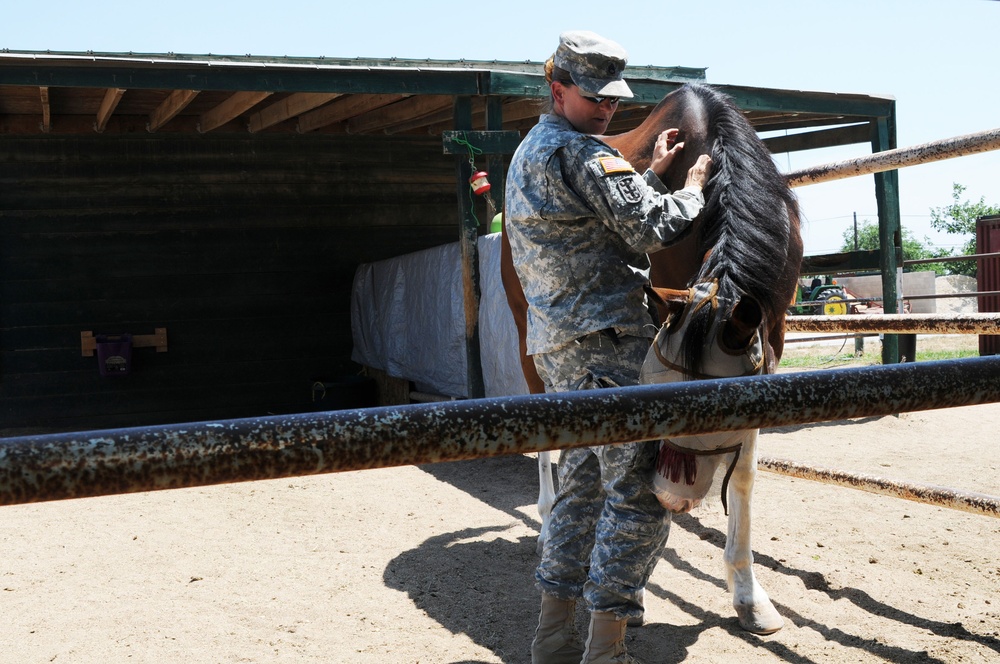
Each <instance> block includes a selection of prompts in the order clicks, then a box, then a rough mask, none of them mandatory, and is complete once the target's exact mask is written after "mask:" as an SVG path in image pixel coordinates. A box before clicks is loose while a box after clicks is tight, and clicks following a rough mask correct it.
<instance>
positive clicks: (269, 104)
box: [0, 50, 894, 152]
mask: <svg viewBox="0 0 1000 664" xmlns="http://www.w3.org/2000/svg"><path fill="white" fill-rule="evenodd" d="M626 77H627V78H628V80H629V84H630V86H631V87H632V88H633V90H634V91H635V93H636V96H635V98H634V99H632V100H629V101H627V102H625V101H623V102H622V105H621V107H620V109H619V111H618V113H617V114H616V117H615V122H614V124H613V125H612V126H611V128H610V130H609V131H610V132H611V133H616V132H620V131H626V130H628V129H631V128H633V127H635V126H637V125H638V124H639V123H641V122H642V120H643V119H644V118H645V117H646V115H648V113H649V111H650V110H651V109H652V107H653V106H654V105H655V104H656V102H658V101H659V100H660V99H661V98H662V97H663V96H664V95H665V94H667V93H668V92H670V91H671V90H673V89H675V88H677V87H678V86H680V85H681V84H683V83H685V82H688V81H705V80H706V79H705V69H703V68H691V67H654V66H645V67H630V68H629V69H628V70H626ZM715 87H717V88H719V89H721V90H722V91H723V92H726V93H727V94H729V95H730V96H732V97H733V98H734V99H735V101H736V103H737V104H738V105H739V106H740V107H741V108H742V109H743V110H744V113H745V114H746V116H747V118H748V119H749V120H750V122H751V123H752V124H753V125H754V126H755V127H756V128H757V129H758V131H760V132H768V131H776V130H790V131H791V132H793V133H794V134H799V133H801V134H802V135H801V136H797V135H793V136H791V137H784V136H781V137H775V138H774V139H772V141H773V142H774V143H773V144H772V146H771V147H772V151H774V152H783V151H789V150H796V149H808V148H815V147H825V146H828V145H841V144H846V143H856V142H865V143H867V142H868V141H869V140H870V130H869V126H868V123H869V121H870V120H871V119H873V118H879V117H881V118H885V117H890V116H891V115H892V113H893V104H894V101H893V100H892V98H890V97H873V96H867V95H858V94H838V93H826V92H809V91H796V90H775V89H767V88H755V87H746V86H730V85H715ZM546 96H547V89H546V86H545V84H544V76H543V74H542V63H538V62H530V61H524V62H504V61H496V60H494V61H471V60H447V61H446V60H405V59H396V58H388V59H369V58H352V59H348V58H327V57H318V58H306V57H288V56H281V57H267V56H255V55H242V56H239V55H190V54H187V55H185V54H175V53H165V54H140V53H95V52H86V53H80V52H76V53H71V52H53V51H45V52H26V51H10V50H3V51H2V52H0V135H22V136H23V135H32V134H38V135H43V134H53V135H66V134H78V135H95V134H101V135H109V136H110V135H117V134H134V133H137V132H157V133H164V134H170V133H187V134H191V133H200V134H208V133H213V132H227V133H231V132H243V133H246V132H250V133H281V132H286V133H288V132H295V133H299V134H309V133H313V132H317V133H324V134H338V133H341V134H379V135H392V134H423V135H427V134H431V135H436V134H440V133H441V132H443V131H446V130H450V129H453V128H455V124H454V123H455V117H454V109H455V102H456V100H457V99H458V98H463V97H464V98H469V99H470V100H471V103H472V121H473V127H472V128H473V129H482V128H485V123H486V120H485V118H486V115H487V113H486V107H487V100H493V103H496V101H499V103H500V104H501V109H502V119H503V120H502V121H503V126H502V128H503V129H505V130H519V131H524V130H526V129H528V128H530V126H531V125H533V124H534V123H535V122H536V120H537V117H538V113H539V103H538V102H539V101H540V100H541V99H543V98H544V97H546ZM495 128H496V127H494V129H495ZM801 130H808V131H805V132H802V131H801ZM817 130H819V131H817Z"/></svg>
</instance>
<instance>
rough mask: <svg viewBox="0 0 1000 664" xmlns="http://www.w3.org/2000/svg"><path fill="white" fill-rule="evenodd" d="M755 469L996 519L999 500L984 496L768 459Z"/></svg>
mask: <svg viewBox="0 0 1000 664" xmlns="http://www.w3.org/2000/svg"><path fill="white" fill-rule="evenodd" d="M757 468H759V469H760V470H766V471H768V472H772V473H777V474H779V475H788V476H791V477H798V478H801V479H806V480H812V481H814V482H823V483H824V484H835V485H837V486H846V487H850V488H852V489H860V490H861V491H867V492H868V493H877V494H879V495H882V496H891V497H893V498H903V499H904V500H912V501H914V502H918V503H927V504H930V505H940V506H942V507H948V508H950V509H955V510H961V511H963V512H972V513H974V514H984V515H986V516H992V517H997V518H1000V498H997V497H996V496H988V495H986V494H983V493H975V492H970V491H958V490H956V489H949V488H947V487H943V486H935V485H933V484H918V483H914V482H900V481H898V480H891V479H888V478H885V477H881V476H878V475H869V474H865V473H851V472H847V471H843V470H835V469H833V468H824V467H822V466H815V465H811V464H805V463H799V462H797V461H790V460H787V459H775V458H771V457H759V458H758V459H757Z"/></svg>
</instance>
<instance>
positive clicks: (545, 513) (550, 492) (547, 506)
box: [535, 452, 556, 555]
mask: <svg viewBox="0 0 1000 664" xmlns="http://www.w3.org/2000/svg"><path fill="white" fill-rule="evenodd" d="M555 500H556V488H555V485H554V484H553V482H552V457H551V456H550V454H549V453H548V452H539V453H538V516H540V517H541V519H542V528H541V530H539V531H538V545H537V546H536V549H535V550H536V551H537V552H538V555H542V547H543V546H544V545H545V538H546V537H548V534H549V521H550V520H551V517H552V503H554V502H555Z"/></svg>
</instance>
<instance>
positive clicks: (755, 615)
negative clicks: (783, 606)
mask: <svg viewBox="0 0 1000 664" xmlns="http://www.w3.org/2000/svg"><path fill="white" fill-rule="evenodd" d="M736 615H737V617H738V618H739V619H740V627H742V628H743V629H745V630H746V631H748V632H752V633H754V634H760V635H765V634H774V633H775V632H777V631H778V630H779V629H781V628H782V627H784V626H785V621H784V619H783V618H782V617H781V615H780V614H779V613H778V611H777V609H775V608H774V605H773V604H771V603H770V602H767V603H766V604H760V605H754V606H750V605H743V606H737V607H736Z"/></svg>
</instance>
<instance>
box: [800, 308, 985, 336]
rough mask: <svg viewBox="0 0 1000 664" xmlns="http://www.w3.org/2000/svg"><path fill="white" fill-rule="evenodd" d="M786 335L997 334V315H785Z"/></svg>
mask: <svg viewBox="0 0 1000 664" xmlns="http://www.w3.org/2000/svg"><path fill="white" fill-rule="evenodd" d="M785 331H786V332H866V333H869V332H870V333H885V334H918V333H919V334H1000V314H998V313H979V314H949V315H947V316H941V315H938V314H880V315H874V316H852V315H844V316H787V317H786V318H785Z"/></svg>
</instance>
